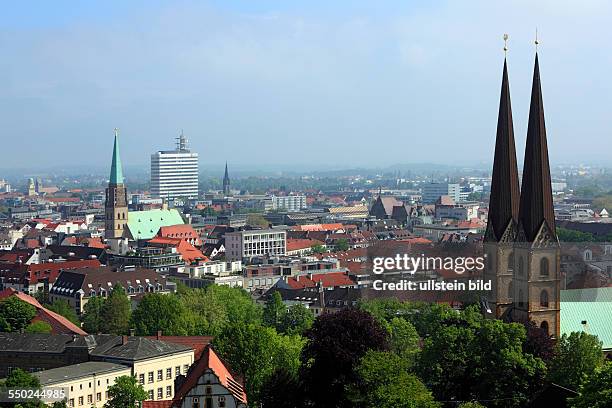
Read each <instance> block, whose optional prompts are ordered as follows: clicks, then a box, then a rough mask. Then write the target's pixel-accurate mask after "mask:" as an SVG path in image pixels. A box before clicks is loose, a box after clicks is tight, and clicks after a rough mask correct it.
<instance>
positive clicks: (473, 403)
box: [459, 401, 486, 408]
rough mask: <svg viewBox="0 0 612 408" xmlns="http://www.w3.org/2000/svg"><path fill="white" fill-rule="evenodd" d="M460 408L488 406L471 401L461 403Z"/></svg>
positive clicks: (482, 407) (483, 407)
mask: <svg viewBox="0 0 612 408" xmlns="http://www.w3.org/2000/svg"><path fill="white" fill-rule="evenodd" d="M459 408H486V407H485V406H484V405H482V404H481V403H480V402H476V401H470V402H464V403H462V404H461V405H459Z"/></svg>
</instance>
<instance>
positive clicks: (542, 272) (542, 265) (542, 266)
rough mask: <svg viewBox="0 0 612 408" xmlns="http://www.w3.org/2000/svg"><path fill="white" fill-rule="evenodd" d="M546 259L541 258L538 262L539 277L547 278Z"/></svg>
mask: <svg viewBox="0 0 612 408" xmlns="http://www.w3.org/2000/svg"><path fill="white" fill-rule="evenodd" d="M548 273H549V272H548V258H542V259H541V260H540V275H541V276H548Z"/></svg>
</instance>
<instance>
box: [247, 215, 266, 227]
mask: <svg viewBox="0 0 612 408" xmlns="http://www.w3.org/2000/svg"><path fill="white" fill-rule="evenodd" d="M246 223H247V225H250V226H252V227H261V228H268V227H269V226H270V222H269V221H268V220H266V219H265V217H264V216H263V215H261V214H249V215H248V217H247V221H246Z"/></svg>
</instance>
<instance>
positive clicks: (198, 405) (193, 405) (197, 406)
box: [191, 398, 200, 408]
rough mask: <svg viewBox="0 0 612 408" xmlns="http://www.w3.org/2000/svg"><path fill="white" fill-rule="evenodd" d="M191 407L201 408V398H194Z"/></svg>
mask: <svg viewBox="0 0 612 408" xmlns="http://www.w3.org/2000/svg"><path fill="white" fill-rule="evenodd" d="M191 406H192V407H193V408H200V399H199V398H194V399H193V402H192V403H191Z"/></svg>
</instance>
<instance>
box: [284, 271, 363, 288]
mask: <svg viewBox="0 0 612 408" xmlns="http://www.w3.org/2000/svg"><path fill="white" fill-rule="evenodd" d="M319 282H321V284H322V285H323V287H324V288H335V287H341V286H354V285H355V282H354V281H353V280H352V279H351V278H350V276H348V274H347V273H346V272H329V273H317V274H308V275H299V276H291V277H289V278H287V285H289V287H290V288H291V289H304V288H314V287H316V286H317V283H319Z"/></svg>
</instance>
